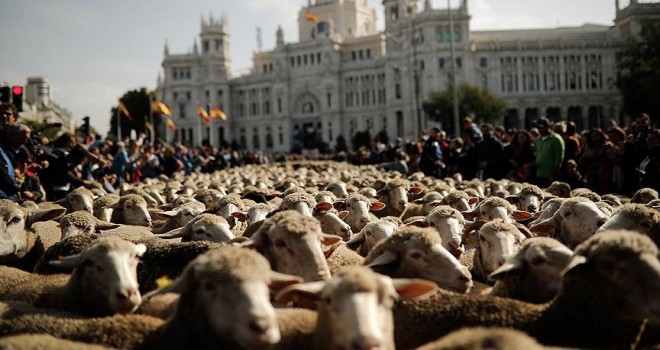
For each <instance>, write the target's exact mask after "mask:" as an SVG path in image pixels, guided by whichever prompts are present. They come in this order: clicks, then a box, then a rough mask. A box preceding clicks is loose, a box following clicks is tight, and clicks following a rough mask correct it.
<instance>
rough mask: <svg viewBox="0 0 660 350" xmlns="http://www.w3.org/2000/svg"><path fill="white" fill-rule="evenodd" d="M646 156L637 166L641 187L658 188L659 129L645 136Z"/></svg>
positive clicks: (659, 172)
mask: <svg viewBox="0 0 660 350" xmlns="http://www.w3.org/2000/svg"><path fill="white" fill-rule="evenodd" d="M646 146H647V152H648V153H647V156H646V158H644V160H642V162H641V163H640V164H639V167H638V168H637V169H638V173H639V177H640V181H639V184H640V186H641V187H649V188H653V189H656V190H657V189H659V188H660V129H654V130H651V131H649V132H648V133H647V136H646Z"/></svg>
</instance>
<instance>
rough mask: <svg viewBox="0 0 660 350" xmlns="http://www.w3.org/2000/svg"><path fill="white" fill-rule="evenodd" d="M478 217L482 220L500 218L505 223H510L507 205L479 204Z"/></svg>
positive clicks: (509, 212)
mask: <svg viewBox="0 0 660 350" xmlns="http://www.w3.org/2000/svg"><path fill="white" fill-rule="evenodd" d="M478 209H479V217H480V218H481V220H483V221H493V220H497V219H502V220H503V221H504V222H505V223H510V222H511V219H510V215H511V211H510V208H508V207H501V206H494V205H485V204H482V205H480V206H479V208H478Z"/></svg>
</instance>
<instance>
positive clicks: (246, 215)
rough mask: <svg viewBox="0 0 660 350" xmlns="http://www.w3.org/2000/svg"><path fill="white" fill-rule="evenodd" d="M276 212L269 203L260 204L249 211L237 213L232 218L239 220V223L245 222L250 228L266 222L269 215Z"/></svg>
mask: <svg viewBox="0 0 660 350" xmlns="http://www.w3.org/2000/svg"><path fill="white" fill-rule="evenodd" d="M273 210H275V206H273V205H272V204H268V203H258V204H256V205H253V206H251V207H250V208H249V209H248V210H245V211H235V212H233V213H231V216H233V217H234V218H236V219H238V221H241V222H245V223H246V224H247V226H248V227H250V225H253V224H255V223H257V222H259V221H262V220H265V219H266V217H267V216H268V213H270V212H271V211H273Z"/></svg>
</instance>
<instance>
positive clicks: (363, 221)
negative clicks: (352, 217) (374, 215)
mask: <svg viewBox="0 0 660 350" xmlns="http://www.w3.org/2000/svg"><path fill="white" fill-rule="evenodd" d="M360 222H361V223H363V224H368V223H369V218H368V217H363V218H361V219H360Z"/></svg>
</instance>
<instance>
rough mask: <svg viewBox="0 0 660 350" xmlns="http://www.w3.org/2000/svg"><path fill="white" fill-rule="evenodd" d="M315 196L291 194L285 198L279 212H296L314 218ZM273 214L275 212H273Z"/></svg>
mask: <svg viewBox="0 0 660 350" xmlns="http://www.w3.org/2000/svg"><path fill="white" fill-rule="evenodd" d="M316 204H317V203H316V200H315V199H314V196H312V195H311V194H308V193H291V194H288V195H286V196H285V197H284V200H282V203H280V206H279V208H278V209H277V210H278V211H285V210H295V211H297V212H299V213H300V214H302V215H306V216H312V210H313V209H314V208H315V207H316ZM271 214H273V212H271Z"/></svg>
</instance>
